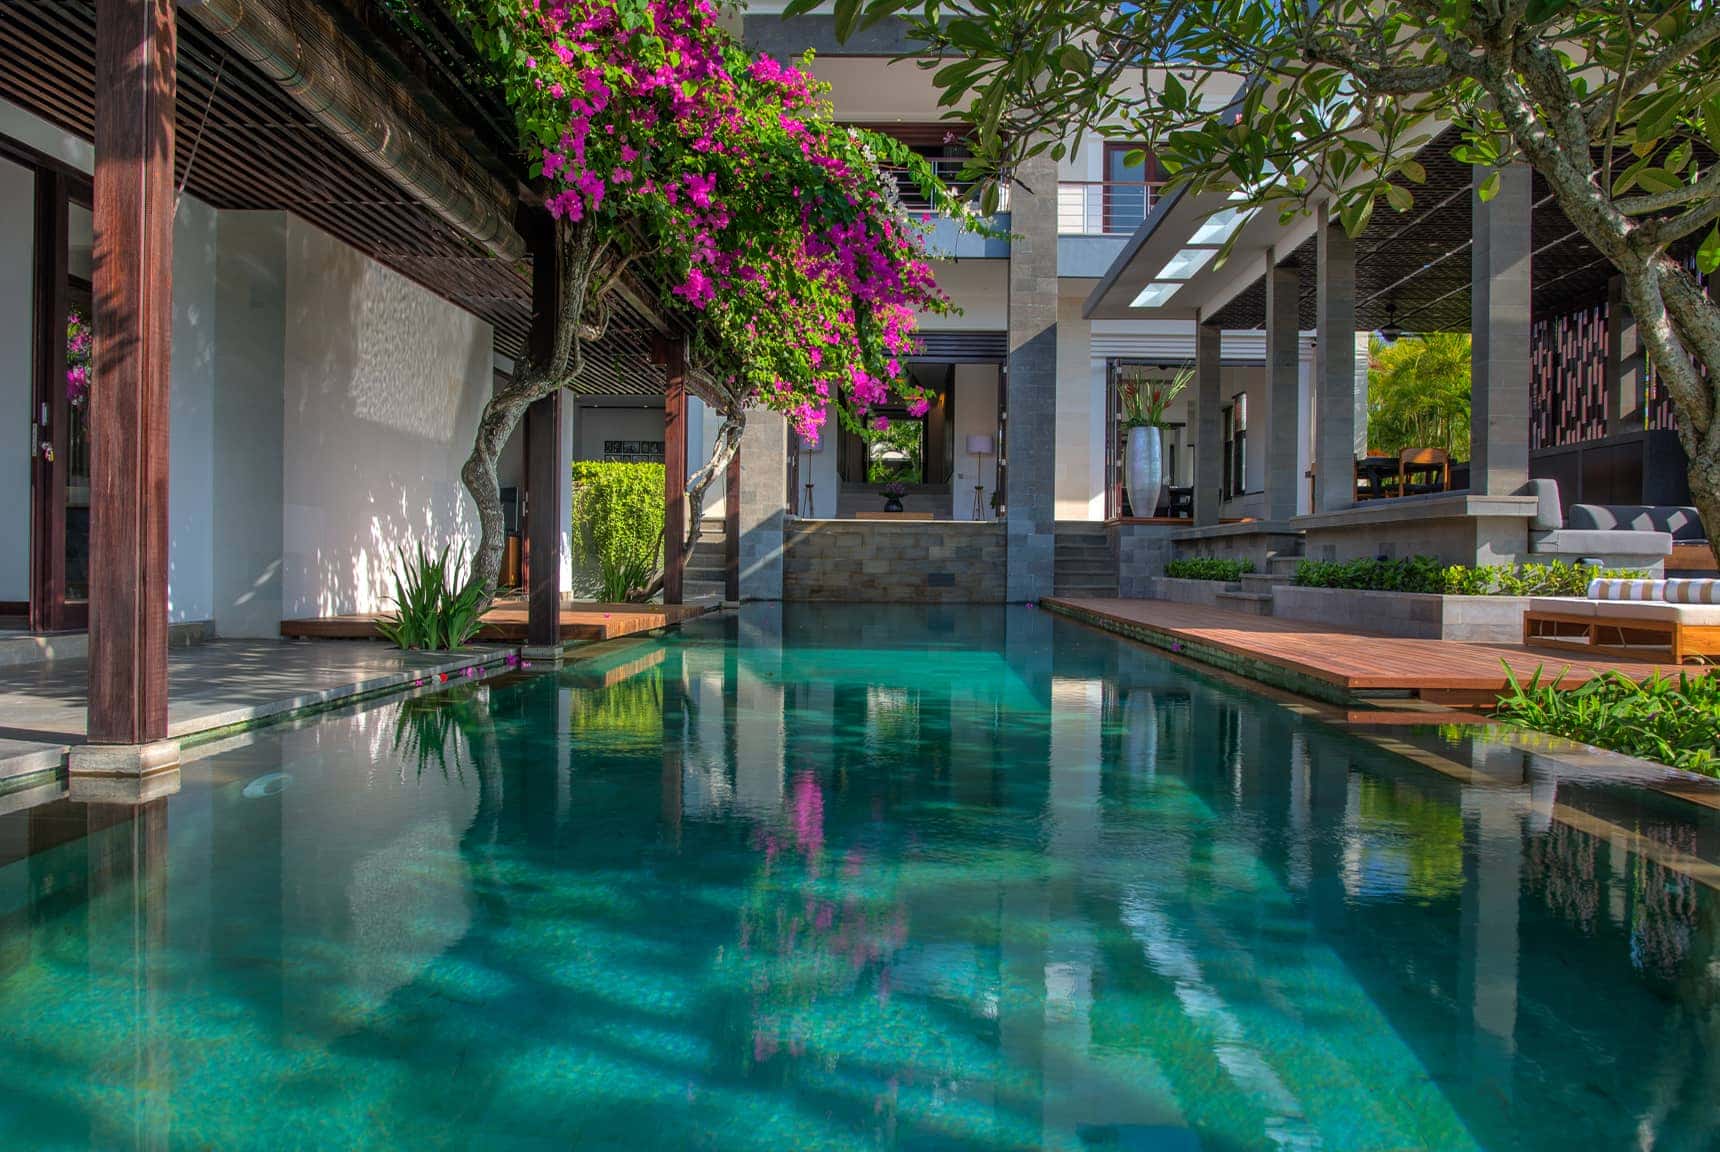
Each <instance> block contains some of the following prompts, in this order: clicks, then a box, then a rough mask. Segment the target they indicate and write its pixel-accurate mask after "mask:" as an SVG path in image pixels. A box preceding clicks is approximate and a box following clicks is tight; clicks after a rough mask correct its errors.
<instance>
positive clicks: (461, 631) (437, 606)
mask: <svg viewBox="0 0 1720 1152" xmlns="http://www.w3.org/2000/svg"><path fill="white" fill-rule="evenodd" d="M465 568H466V548H465V546H464V545H461V547H460V551H459V553H458V554H457V555H456V556H455V557H454V559H453V561H452V562H450V561H449V558H448V546H447V545H444V546H443V548H442V551H441V552H439V553H437V554H435V555H434V556H433V555H431V554H430V550H429V549H428V548H426V547H425V546H424V543H423V541H419V543H418V549H417V554H416V555H413V554H411V553H408V552H407V550H406V549H405V548H404V547H403V548H401V549H400V563H399V564H398V565H397V566H396V567H395V569H394V605H395V608H394V612H393V613H392V614H390V615H388V616H384V617H383V618H382V619H380V620H378V621H377V622H376V629H377V631H379V632H381V633H382V635H383V636H384V637H386V638H387V639H388V640H390V641H392V642H393V643H394V644H395V646H396V647H399V648H406V649H412V648H423V649H426V650H429V651H436V652H439V651H443V650H445V649H449V648H458V647H460V646H461V645H463V644H465V643H466V641H468V640H470V639H471V638H472V636H473V635H474V634H476V633H477V631H478V629H479V628H481V627H482V626H483V615H484V611H483V603H482V599H481V597H480V595H479V590H478V588H477V587H476V586H475V585H473V584H472V583H471V582H470V581H469V580H467V579H466V578H465V576H464V572H465Z"/></svg>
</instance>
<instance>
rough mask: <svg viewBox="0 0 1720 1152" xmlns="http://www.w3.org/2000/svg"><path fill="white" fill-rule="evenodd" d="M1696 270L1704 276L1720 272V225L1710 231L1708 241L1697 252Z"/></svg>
mask: <svg viewBox="0 0 1720 1152" xmlns="http://www.w3.org/2000/svg"><path fill="white" fill-rule="evenodd" d="M1696 270H1697V271H1698V272H1700V273H1702V274H1703V275H1704V276H1712V275H1713V274H1714V273H1715V272H1716V271H1717V270H1720V224H1716V225H1714V227H1713V228H1710V229H1709V230H1708V239H1706V240H1704V241H1703V242H1702V247H1700V248H1698V249H1697V250H1696Z"/></svg>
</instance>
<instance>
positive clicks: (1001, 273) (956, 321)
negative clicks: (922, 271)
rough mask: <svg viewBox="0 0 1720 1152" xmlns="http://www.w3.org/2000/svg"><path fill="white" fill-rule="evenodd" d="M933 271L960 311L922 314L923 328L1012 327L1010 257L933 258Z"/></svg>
mask: <svg viewBox="0 0 1720 1152" xmlns="http://www.w3.org/2000/svg"><path fill="white" fill-rule="evenodd" d="M932 275H933V276H934V277H935V278H936V279H937V282H938V287H939V288H942V289H943V290H944V294H945V295H946V296H948V297H949V298H950V300H951V302H952V303H954V304H955V305H956V306H957V307H958V308H960V309H961V311H960V312H959V313H952V314H950V315H929V316H921V317H920V327H921V328H923V329H924V330H926V331H927V332H947V331H951V330H965V331H983V332H1001V331H1003V330H1004V329H1006V328H1008V327H1009V261H1007V260H934V261H932Z"/></svg>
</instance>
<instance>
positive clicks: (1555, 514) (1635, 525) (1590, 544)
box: [1528, 479, 1705, 576]
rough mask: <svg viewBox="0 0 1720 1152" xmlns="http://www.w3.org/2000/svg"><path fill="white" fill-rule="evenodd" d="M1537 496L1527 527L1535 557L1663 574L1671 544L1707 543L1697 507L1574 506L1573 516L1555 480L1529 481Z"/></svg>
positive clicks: (1531, 489)
mask: <svg viewBox="0 0 1720 1152" xmlns="http://www.w3.org/2000/svg"><path fill="white" fill-rule="evenodd" d="M1528 494H1529V495H1531V496H1534V497H1535V498H1536V506H1535V518H1534V519H1533V520H1532V521H1531V522H1530V524H1529V551H1530V553H1531V554H1532V555H1531V559H1537V560H1539V561H1541V562H1542V563H1545V562H1546V561H1548V560H1563V561H1565V562H1566V563H1569V564H1578V563H1583V562H1589V563H1593V564H1597V565H1599V566H1600V567H1602V568H1643V569H1647V570H1648V571H1649V573H1650V574H1652V575H1656V576H1658V575H1660V574H1661V571H1662V569H1663V568H1664V567H1665V564H1666V558H1667V557H1668V556H1670V555H1672V545H1673V542H1674V541H1675V540H1677V541H1679V542H1681V543H1682V542H1690V541H1700V540H1702V539H1705V536H1704V534H1703V531H1702V519H1701V517H1699V516H1698V515H1697V514H1696V509H1694V508H1685V507H1653V506H1650V505H1637V504H1631V505H1610V504H1573V505H1571V511H1570V514H1569V515H1566V514H1565V511H1564V509H1563V506H1562V505H1561V504H1560V502H1559V484H1558V481H1556V480H1547V479H1539V480H1531V481H1529V488H1528Z"/></svg>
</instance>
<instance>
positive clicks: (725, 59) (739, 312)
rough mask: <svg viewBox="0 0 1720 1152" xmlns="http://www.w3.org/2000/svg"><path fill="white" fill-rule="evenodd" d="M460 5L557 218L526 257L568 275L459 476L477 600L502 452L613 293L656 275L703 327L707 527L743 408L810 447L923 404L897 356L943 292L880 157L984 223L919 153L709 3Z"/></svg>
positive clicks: (489, 563)
mask: <svg viewBox="0 0 1720 1152" xmlns="http://www.w3.org/2000/svg"><path fill="white" fill-rule="evenodd" d="M450 7H451V10H452V11H453V13H454V15H455V16H456V18H457V19H459V20H460V22H461V24H462V26H463V27H464V28H465V30H466V32H467V33H468V35H469V36H470V37H471V39H472V41H473V43H474V44H475V45H476V47H477V49H478V54H479V56H480V57H481V58H482V60H483V61H484V63H485V64H486V65H487V71H486V72H485V73H484V74H483V75H481V76H479V77H477V78H475V79H476V80H477V81H478V82H487V83H489V84H491V85H493V86H494V87H495V88H496V89H497V90H499V92H500V94H501V96H502V98H503V99H505V101H506V102H507V104H508V106H509V107H510V108H511V109H512V111H513V113H514V116H515V122H516V127H517V131H518V144H519V149H520V151H519V154H518V156H517V157H516V161H517V175H518V177H519V178H520V179H521V180H522V181H530V182H532V183H533V184H534V185H535V187H534V189H533V191H534V195H535V196H536V197H541V202H542V203H543V204H544V206H545V208H546V210H547V214H548V219H547V220H542V221H540V222H539V224H540V225H541V229H542V231H543V232H544V234H545V236H546V239H545V240H543V241H542V242H540V247H539V250H538V251H537V252H536V253H535V256H534V258H535V259H537V260H554V261H556V264H557V265H558V268H559V275H558V277H557V279H558V281H559V296H560V306H559V307H558V308H557V309H555V310H554V312H553V313H552V314H551V319H550V320H549V321H548V323H550V324H551V325H552V327H553V332H552V333H551V334H550V335H551V336H552V338H551V339H547V340H545V341H543V342H542V346H541V348H537V347H536V346H535V345H534V348H535V349H536V350H534V351H533V352H532V353H531V354H529V355H527V356H526V357H524V358H523V359H521V360H520V361H518V362H517V363H516V368H515V371H514V373H513V374H512V376H511V378H509V379H508V380H507V381H506V382H505V383H502V384H500V385H498V387H497V389H496V391H495V392H494V393H493V394H492V396H491V397H490V399H489V402H488V403H487V404H486V406H485V409H484V413H483V415H482V417H481V418H480V420H479V424H478V430H477V435H476V439H475V443H474V445H473V449H472V453H471V456H470V457H469V459H468V460H467V462H466V464H465V467H464V469H463V471H462V478H463V480H464V482H465V484H466V488H467V490H468V491H469V492H470V493H471V496H472V499H473V500H474V502H475V503H476V504H477V506H478V512H479V520H480V523H481V525H482V529H483V536H482V541H481V543H480V545H479V547H478V551H477V554H476V557H475V559H474V565H473V571H472V576H471V579H472V582H473V584H474V585H475V586H476V587H478V588H479V589H480V590H481V592H482V596H483V599H484V600H485V601H487V600H488V599H489V597H490V596H491V595H492V593H493V590H494V588H495V585H496V576H497V573H498V571H499V569H500V564H501V556H502V548H503V544H504V523H503V519H502V512H501V503H500V496H499V489H498V486H497V479H496V463H497V460H498V459H499V457H500V455H501V452H502V449H503V446H504V445H505V444H506V443H507V440H508V437H509V435H510V434H511V433H512V431H513V429H514V427H515V425H516V424H517V422H518V420H519V417H520V415H521V414H522V413H523V412H524V411H525V409H526V408H527V407H529V406H530V405H531V404H532V403H533V402H534V401H535V400H537V399H538V398H539V397H542V396H546V395H549V394H550V393H552V392H554V391H555V390H556V389H559V388H564V387H568V386H570V385H573V384H574V383H576V382H577V381H578V380H579V379H580V377H581V376H582V375H583V373H584V372H585V370H586V366H587V361H586V354H587V350H588V349H589V348H590V347H591V346H592V345H593V344H594V343H596V342H597V341H598V340H600V339H601V338H602V337H603V336H604V334H605V333H606V332H607V330H608V326H609V321H610V318H611V316H612V314H613V312H614V310H615V307H616V304H617V301H618V300H619V299H620V298H621V296H622V295H624V294H633V295H634V296H635V297H636V298H637V297H638V295H639V294H641V293H649V292H650V291H651V289H650V288H649V287H646V288H641V286H642V285H643V286H652V285H662V286H664V287H663V289H662V290H661V291H660V292H659V293H658V296H657V298H656V299H655V300H653V301H649V302H648V304H647V306H648V307H656V308H660V309H661V310H662V311H663V312H664V313H665V314H667V315H669V316H671V317H673V319H674V322H675V323H676V324H677V325H681V326H685V327H687V328H688V329H690V331H691V335H690V336H689V338H688V343H687V347H686V351H687V360H688V364H687V368H688V372H687V375H686V380H687V386H688V388H689V389H690V390H691V391H692V392H693V393H694V394H695V395H697V396H699V397H700V398H701V399H703V400H704V401H705V403H706V404H707V405H709V406H710V407H711V408H712V409H714V410H715V411H716V412H718V413H720V414H721V416H722V420H723V423H722V425H721V427H720V429H719V430H718V433H717V437H716V445H715V448H714V449H713V451H712V453H711V456H710V459H709V460H708V461H707V463H706V464H705V466H704V467H702V468H700V469H699V470H698V471H697V472H696V473H694V475H693V476H692V477H691V478H690V480H689V482H688V497H689V504H690V515H689V517H688V520H689V523H690V525H691V526H692V530H693V534H694V538H695V539H696V536H697V532H698V526H699V524H700V521H701V515H700V511H701V508H702V501H703V495H704V492H705V489H706V487H707V486H708V485H709V484H710V482H711V480H712V478H713V477H715V476H717V475H720V474H722V472H723V471H724V469H725V468H726V466H727V464H728V462H729V460H730V459H731V458H732V456H733V455H734V453H735V450H736V448H737V446H738V444H739V439H740V435H741V430H742V428H743V426H744V424H745V420H746V411H747V409H749V408H751V407H754V406H762V407H766V408H769V409H772V410H774V411H777V412H780V413H783V414H784V415H785V416H786V417H787V418H788V421H789V423H790V424H791V425H792V427H793V429H794V431H795V432H796V433H797V434H798V435H799V436H800V437H801V438H802V439H803V440H805V441H809V442H810V441H815V440H817V438H818V436H819V433H820V430H821V429H822V428H823V426H824V425H825V423H826V421H827V419H828V418H829V416H830V414H831V413H832V411H834V412H835V413H836V414H837V416H838V418H839V419H841V420H842V421H843V422H844V423H845V425H847V426H849V427H853V428H856V429H857V428H858V427H860V426H861V425H863V423H864V421H865V419H866V418H867V416H868V414H869V413H871V412H872V411H873V410H874V409H875V408H877V407H878V406H879V405H880V404H883V403H884V402H885V401H886V400H888V399H890V398H891V397H892V396H894V397H896V398H897V399H898V400H900V401H901V402H903V403H904V404H905V405H906V406H907V407H908V409H909V410H910V411H912V412H916V413H918V412H923V411H924V410H925V408H926V405H927V399H926V396H925V394H924V392H923V391H922V390H920V389H918V388H917V387H915V386H914V385H913V384H912V382H911V380H909V379H908V377H907V376H906V374H905V372H904V368H903V361H904V358H905V357H906V356H907V354H908V353H910V352H911V351H912V350H913V349H914V347H915V338H914V331H915V326H916V322H917V321H916V316H917V315H918V314H920V313H924V312H928V311H930V312H937V311H944V310H947V308H948V301H947V300H946V299H945V298H944V296H943V295H942V294H941V293H940V292H939V291H938V289H937V286H936V284H935V283H934V282H933V278H932V273H931V269H930V266H929V265H928V264H927V263H926V261H925V259H924V229H923V225H922V223H921V222H920V221H918V220H917V219H915V218H913V217H911V216H910V215H909V214H908V212H907V211H906V210H905V209H904V208H903V206H902V204H901V201H900V199H899V197H898V196H897V184H896V177H893V176H889V175H886V174H885V173H884V171H883V169H882V167H881V165H883V164H888V165H890V166H891V167H892V168H899V169H901V170H902V171H904V172H905V173H906V174H907V175H906V177H905V178H906V179H909V180H911V181H912V182H913V183H914V184H915V185H916V190H917V191H918V192H919V193H921V194H922V195H924V196H927V197H929V198H930V201H931V203H932V204H933V206H934V207H935V208H936V209H937V210H939V211H942V212H945V213H946V214H949V215H952V216H954V217H957V218H958V219H963V220H973V219H976V218H975V217H974V216H973V214H972V212H971V211H970V210H969V209H968V208H967V206H966V205H965V203H964V202H963V201H962V200H960V199H958V198H957V197H955V196H953V195H951V194H950V193H949V191H948V190H947V189H945V188H944V186H943V185H942V184H941V183H939V182H938V180H937V178H936V176H935V175H934V174H933V172H932V169H931V166H930V164H929V163H928V162H927V161H926V160H925V159H924V158H923V157H920V156H918V155H917V154H915V153H913V152H912V151H911V150H909V149H908V148H907V147H906V146H905V145H903V144H901V143H900V142H898V141H894V140H891V139H889V138H888V137H885V136H881V135H879V134H876V133H872V132H868V131H865V130H862V129H859V128H855V127H849V126H845V125H838V124H837V123H836V122H835V120H834V118H833V115H832V112H831V109H830V106H829V103H828V101H827V100H825V99H824V95H823V89H822V88H821V87H820V86H819V85H818V84H817V83H815V82H814V81H813V80H812V79H811V77H810V76H809V75H808V74H807V73H806V72H805V71H803V70H802V69H801V68H797V67H793V66H789V65H785V64H782V63H780V62H778V61H776V60H772V59H770V58H768V57H763V56H760V57H754V56H752V55H750V54H749V53H748V52H747V51H746V50H745V49H744V48H743V47H742V46H741V45H740V43H739V42H738V41H737V40H736V39H735V38H734V36H733V34H732V33H731V32H729V31H728V29H727V28H726V27H725V26H724V24H723V23H722V21H721V20H720V19H719V14H718V12H717V10H716V8H715V7H714V6H713V5H711V4H710V3H707V2H706V0H557V2H556V3H542V2H539V0H450ZM688 551H691V549H688Z"/></svg>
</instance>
